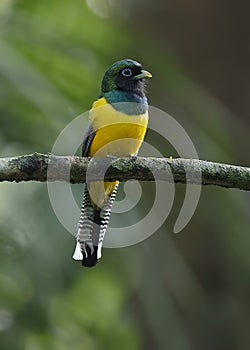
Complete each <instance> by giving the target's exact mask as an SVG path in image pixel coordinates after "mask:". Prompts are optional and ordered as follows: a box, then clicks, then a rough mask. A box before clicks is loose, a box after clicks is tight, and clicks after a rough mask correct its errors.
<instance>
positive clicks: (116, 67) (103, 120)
mask: <svg viewBox="0 0 250 350" xmlns="http://www.w3.org/2000/svg"><path fill="white" fill-rule="evenodd" d="M151 77H152V75H151V73H149V72H148V71H146V70H144V69H142V65H141V64H140V63H139V62H137V61H135V60H132V59H123V60H120V61H117V62H115V63H113V64H112V65H111V66H110V67H109V68H108V69H107V71H106V72H105V74H104V76H103V79H102V82H101V94H100V95H99V97H98V99H97V100H96V101H95V102H94V103H93V105H92V108H91V110H90V111H89V121H88V125H87V127H86V130H85V133H84V137H83V143H82V156H83V157H127V156H128V157H129V156H131V157H133V156H136V155H137V153H138V151H139V149H140V147H141V145H142V143H143V140H144V136H145V133H146V130H147V126H148V119H149V116H148V101H147V97H146V90H145V89H146V81H145V79H147V78H151ZM118 185H119V182H118V181H113V182H101V181H97V182H89V183H86V184H85V189H84V194H83V202H82V207H81V214H80V219H79V223H78V229H77V234H76V248H75V252H74V255H73V259H75V260H81V262H82V266H84V267H94V266H95V265H96V264H97V262H98V261H99V259H100V258H101V251H102V244H103V239H104V235H105V232H106V230H107V227H108V224H109V219H110V213H111V208H112V204H113V202H114V200H115V197H116V193H117V189H118Z"/></svg>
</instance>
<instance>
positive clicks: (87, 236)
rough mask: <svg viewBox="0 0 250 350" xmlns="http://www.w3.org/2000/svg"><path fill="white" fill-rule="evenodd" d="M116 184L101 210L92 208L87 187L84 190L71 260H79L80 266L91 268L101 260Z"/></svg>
mask: <svg viewBox="0 0 250 350" xmlns="http://www.w3.org/2000/svg"><path fill="white" fill-rule="evenodd" d="M117 189H118V184H117V185H116V187H115V189H114V191H113V192H112V194H111V195H110V196H109V197H108V198H107V200H106V201H105V203H104V205H103V207H102V208H101V209H96V208H94V207H93V205H92V203H91V199H90V195H89V191H88V188H87V186H86V187H85V190H84V195H83V202H82V208H81V216H80V220H79V224H78V230H77V235H76V249H75V252H74V255H73V259H75V260H81V261H82V265H83V266H86V267H93V266H95V265H96V264H97V261H98V259H100V258H101V250H102V245H103V240H104V235H105V232H106V230H107V227H108V224H109V219H110V213H111V208H112V204H113V203H114V200H115V197H116V193H117Z"/></svg>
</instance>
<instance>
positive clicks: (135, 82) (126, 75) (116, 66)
mask: <svg viewBox="0 0 250 350" xmlns="http://www.w3.org/2000/svg"><path fill="white" fill-rule="evenodd" d="M151 77H152V75H151V74H150V73H149V72H147V71H146V70H143V69H142V66H141V64H140V63H138V62H136V61H133V60H130V59H124V60H121V61H117V62H115V63H113V64H112V66H111V67H109V69H108V70H107V71H106V73H105V74H104V77H103V79H102V93H105V92H106V93H107V92H111V91H126V92H133V93H137V94H138V95H140V96H143V95H144V91H145V78H151Z"/></svg>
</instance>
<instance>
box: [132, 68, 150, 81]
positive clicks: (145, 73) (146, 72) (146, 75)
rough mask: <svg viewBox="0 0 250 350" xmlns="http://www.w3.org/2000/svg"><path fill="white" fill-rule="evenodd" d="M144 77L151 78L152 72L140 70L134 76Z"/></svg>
mask: <svg viewBox="0 0 250 350" xmlns="http://www.w3.org/2000/svg"><path fill="white" fill-rule="evenodd" d="M145 78H152V74H151V73H149V72H148V71H146V70H141V73H140V74H138V75H135V76H134V79H136V80H139V79H145Z"/></svg>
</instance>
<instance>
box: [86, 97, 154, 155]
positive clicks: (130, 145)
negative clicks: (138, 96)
mask: <svg viewBox="0 0 250 350" xmlns="http://www.w3.org/2000/svg"><path fill="white" fill-rule="evenodd" d="M90 122H91V125H92V127H93V129H94V131H95V133H96V134H95V137H94V140H93V141H92V144H91V147H90V156H91V157H94V156H95V157H103V156H106V155H114V156H117V157H125V156H129V155H135V154H136V153H137V152H138V150H139V148H140V146H141V144H142V142H143V139H144V136H145V133H146V129H147V125H148V113H147V112H146V113H145V114H142V115H127V114H124V113H122V112H119V111H117V110H115V109H114V108H113V107H112V106H111V105H110V104H108V103H107V101H106V100H105V98H104V97H103V98H101V99H99V100H97V101H96V102H95V103H94V105H93V108H92V109H91V111H90Z"/></svg>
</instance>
